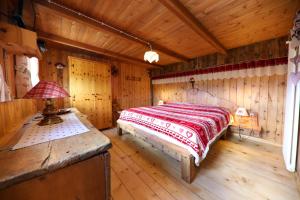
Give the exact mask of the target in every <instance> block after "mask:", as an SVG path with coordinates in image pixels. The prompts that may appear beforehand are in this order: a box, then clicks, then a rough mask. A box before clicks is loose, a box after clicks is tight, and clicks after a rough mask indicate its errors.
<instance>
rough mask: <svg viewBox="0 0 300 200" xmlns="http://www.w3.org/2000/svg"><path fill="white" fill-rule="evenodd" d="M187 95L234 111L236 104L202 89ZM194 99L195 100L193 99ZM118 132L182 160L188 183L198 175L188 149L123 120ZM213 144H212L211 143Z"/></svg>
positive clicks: (189, 92) (224, 134)
mask: <svg viewBox="0 0 300 200" xmlns="http://www.w3.org/2000/svg"><path fill="white" fill-rule="evenodd" d="M187 95H189V99H190V100H191V102H192V103H202V104H204V103H205V104H207V105H208V102H209V105H217V106H223V107H226V108H229V109H230V111H231V112H232V111H234V109H235V108H236V105H235V104H233V103H231V102H229V101H227V100H224V99H219V98H217V97H215V96H213V95H211V94H209V93H207V92H203V91H200V90H198V89H191V90H190V91H187ZM193 100H194V101H193ZM117 132H118V134H119V135H120V136H121V135H123V133H130V134H131V135H133V136H135V137H137V138H139V139H142V140H143V141H145V142H146V143H149V144H151V145H152V146H153V147H154V148H157V149H159V150H161V151H162V152H164V153H166V154H168V155H169V156H171V157H173V158H175V159H176V160H178V161H180V162H181V177H182V179H183V180H185V181H186V182H188V183H191V182H192V181H193V179H194V177H195V175H196V165H195V160H194V157H193V156H192V155H191V153H190V152H188V151H187V150H186V149H184V148H182V147H179V146H177V145H175V144H172V143H170V142H168V141H165V140H163V139H161V138H159V137H157V136H155V135H152V134H149V133H147V132H146V131H143V130H140V129H137V128H135V127H133V126H131V125H129V124H125V123H122V122H118V123H117ZM226 133H227V129H225V130H224V131H223V132H222V133H221V134H220V135H219V136H218V138H216V140H215V142H216V141H218V139H219V138H221V137H222V138H223V139H225V138H226ZM211 145H212V144H211Z"/></svg>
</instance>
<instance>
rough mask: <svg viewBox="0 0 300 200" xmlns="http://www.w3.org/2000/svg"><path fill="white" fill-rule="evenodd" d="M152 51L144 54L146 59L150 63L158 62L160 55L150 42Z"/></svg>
mask: <svg viewBox="0 0 300 200" xmlns="http://www.w3.org/2000/svg"><path fill="white" fill-rule="evenodd" d="M149 47H150V51H146V52H145V54H144V60H145V61H148V62H149V63H152V62H154V61H155V62H158V61H159V55H158V53H156V52H155V51H153V50H152V47H151V45H150V44H149Z"/></svg>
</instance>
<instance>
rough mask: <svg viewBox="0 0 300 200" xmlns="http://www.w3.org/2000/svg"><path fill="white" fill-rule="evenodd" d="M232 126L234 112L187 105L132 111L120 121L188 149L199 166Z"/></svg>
mask: <svg viewBox="0 0 300 200" xmlns="http://www.w3.org/2000/svg"><path fill="white" fill-rule="evenodd" d="M229 122H230V112H229V111H228V110H227V109H225V108H222V107H216V106H203V105H196V104H187V103H169V104H164V105H160V106H152V107H139V108H130V109H128V110H124V111H122V113H121V115H120V118H119V120H118V123H126V124H130V125H132V126H133V127H135V128H138V129H141V130H144V131H146V132H147V133H150V134H153V135H156V136H157V137H159V138H161V139H164V140H166V141H168V142H171V143H173V144H176V145H178V146H181V147H183V148H185V149H187V150H188V151H189V152H190V153H191V154H192V155H193V156H194V157H195V164H196V165H199V163H200V161H201V160H203V159H204V158H205V156H206V154H207V152H208V150H209V145H210V144H211V143H212V142H213V141H214V140H215V139H216V138H217V136H218V135H219V134H220V133H221V132H222V131H223V129H225V128H227V126H228V124H229Z"/></svg>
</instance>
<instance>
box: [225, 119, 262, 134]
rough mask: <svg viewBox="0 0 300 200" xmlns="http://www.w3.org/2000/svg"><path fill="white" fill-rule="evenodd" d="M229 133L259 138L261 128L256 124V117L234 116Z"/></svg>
mask: <svg viewBox="0 0 300 200" xmlns="http://www.w3.org/2000/svg"><path fill="white" fill-rule="evenodd" d="M230 130H231V132H234V133H239V134H244V135H250V136H260V134H261V126H260V125H259V123H258V117H257V115H254V116H247V117H239V116H236V115H235V116H234V122H233V124H232V125H231V126H230Z"/></svg>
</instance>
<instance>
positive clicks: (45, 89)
mask: <svg viewBox="0 0 300 200" xmlns="http://www.w3.org/2000/svg"><path fill="white" fill-rule="evenodd" d="M69 96H70V95H69V94H68V92H66V91H65V90H64V89H63V88H62V87H60V86H59V85H58V84H57V83H55V82H52V81H40V82H39V83H38V84H36V85H35V86H34V87H33V88H32V89H31V90H30V91H28V92H27V94H26V95H25V96H24V97H23V98H24V99H52V98H64V97H69Z"/></svg>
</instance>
